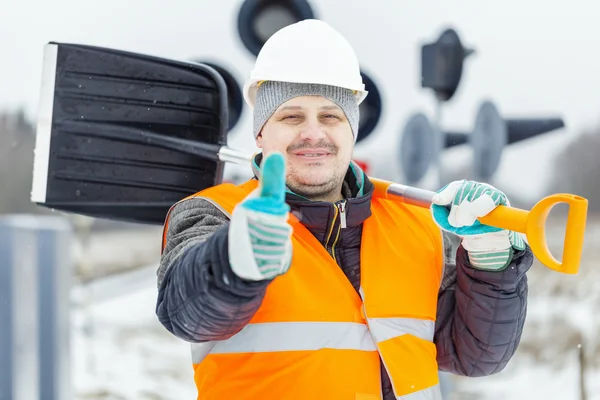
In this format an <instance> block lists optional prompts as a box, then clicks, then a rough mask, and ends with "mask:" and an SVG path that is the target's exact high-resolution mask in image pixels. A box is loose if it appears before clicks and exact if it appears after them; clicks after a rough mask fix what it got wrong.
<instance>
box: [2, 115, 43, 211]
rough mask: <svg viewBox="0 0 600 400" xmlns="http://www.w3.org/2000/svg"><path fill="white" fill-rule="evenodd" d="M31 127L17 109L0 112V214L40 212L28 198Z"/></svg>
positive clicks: (31, 158)
mask: <svg viewBox="0 0 600 400" xmlns="http://www.w3.org/2000/svg"><path fill="white" fill-rule="evenodd" d="M34 147H35V127H34V125H33V124H32V123H31V122H30V121H28V120H27V118H26V117H25V113H24V112H23V111H21V110H19V111H16V112H14V111H13V112H2V113H0V214H13V213H44V212H47V211H45V210H43V209H42V208H41V207H38V206H36V205H35V204H32V203H31V202H30V201H29V195H30V192H31V181H32V178H33V175H32V170H33V149H34Z"/></svg>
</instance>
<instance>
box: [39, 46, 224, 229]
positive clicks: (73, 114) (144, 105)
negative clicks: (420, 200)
mask: <svg viewBox="0 0 600 400" xmlns="http://www.w3.org/2000/svg"><path fill="white" fill-rule="evenodd" d="M227 120H228V116H227V88H226V85H225V82H224V80H223V78H222V77H221V76H220V75H219V74H218V73H217V72H216V71H215V70H214V69H212V68H210V67H209V66H207V65H204V64H200V63H193V62H180V61H174V60H167V59H163V58H159V57H153V56H148V55H142V54H136V53H131V52H125V51H119V50H114V49H107V48H100V47H93V46H86V45H77V44H61V43H53V42H51V43H49V44H47V45H46V48H45V52H44V76H43V80H42V90H41V98H40V110H39V115H38V126H37V133H36V136H37V137H36V149H35V162H34V178H33V185H32V193H31V201H33V202H34V203H37V204H39V205H41V206H44V207H47V208H52V209H56V210H61V211H65V212H69V213H76V214H82V215H87V216H92V217H97V218H106V219H113V220H121V221H130V222H140V223H152V224H162V223H163V222H164V218H165V216H166V213H167V211H168V209H169V207H171V206H172V205H173V204H174V203H176V202H177V201H179V200H181V199H182V198H184V197H186V196H189V195H191V194H194V193H196V192H198V191H200V190H202V189H204V188H207V187H211V186H214V185H216V184H218V183H220V182H221V180H222V177H223V168H224V163H223V162H221V161H217V160H218V157H216V156H215V157H213V158H207V157H201V156H198V155H193V154H190V153H189V152H182V151H180V150H177V149H168V148H165V147H164V146H158V145H156V140H154V141H152V140H141V138H142V139H143V137H144V135H145V134H146V133H147V134H148V136H153V137H154V138H156V137H159V138H160V137H164V138H168V139H169V140H171V141H172V139H175V140H176V141H179V140H180V141H181V143H186V142H188V143H189V142H193V143H203V144H208V145H213V146H215V147H218V146H219V145H225V144H226V132H227ZM157 135H158V136H157ZM180 147H181V146H180Z"/></svg>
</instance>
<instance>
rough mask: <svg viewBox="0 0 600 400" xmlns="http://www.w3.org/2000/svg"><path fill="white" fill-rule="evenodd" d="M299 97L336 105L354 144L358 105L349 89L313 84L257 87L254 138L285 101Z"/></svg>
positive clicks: (271, 84)
mask: <svg viewBox="0 0 600 400" xmlns="http://www.w3.org/2000/svg"><path fill="white" fill-rule="evenodd" d="M300 96H323V97H325V98H326V99H328V100H330V101H332V102H334V103H335V104H337V105H338V106H339V107H340V108H341V109H342V110H343V111H344V114H346V118H348V122H349V123H350V128H351V129H352V135H353V136H354V141H355V142H356V136H357V135H358V120H359V112H358V104H357V103H356V98H355V97H354V93H353V92H352V90H350V89H345V88H341V87H338V86H330V85H321V84H313V83H290V82H277V81H267V82H264V83H263V84H261V85H260V86H259V87H258V91H257V93H256V104H255V106H254V137H255V138H256V137H257V136H258V134H259V133H260V131H261V129H262V127H263V126H264V125H265V123H266V122H267V120H268V119H269V118H271V115H273V113H274V112H275V111H276V110H277V108H279V106H281V105H282V104H283V103H285V102H286V101H288V100H290V99H293V98H295V97H300Z"/></svg>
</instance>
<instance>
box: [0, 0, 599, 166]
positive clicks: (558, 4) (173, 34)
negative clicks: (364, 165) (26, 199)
mask: <svg viewBox="0 0 600 400" xmlns="http://www.w3.org/2000/svg"><path fill="white" fill-rule="evenodd" d="M2 3H3V4H2V5H3V7H2V12H1V13H0V38H1V39H0V43H1V45H2V46H1V49H2V57H1V59H0V61H1V62H0V108H6V107H10V108H16V107H21V106H24V107H26V109H27V111H28V114H30V115H31V116H35V113H36V111H37V102H38V97H37V96H38V91H39V85H40V77H41V67H42V51H43V45H44V44H45V43H47V42H48V41H59V42H77V43H85V44H94V45H99V46H106V47H114V48H119V49H124V50H131V51H136V52H141V53H148V54H155V55H160V56H164V57H172V58H180V59H190V58H205V59H210V60H213V61H217V62H219V63H220V64H222V65H224V66H226V67H228V68H231V69H232V72H233V73H234V75H235V76H236V78H237V79H238V80H239V81H240V83H242V82H243V80H244V78H245V77H246V76H247V74H248V73H249V70H250V69H251V67H252V61H253V57H252V56H251V55H250V53H249V52H248V51H247V50H246V49H245V48H243V46H242V44H241V42H240V40H239V38H238V36H237V30H236V18H237V11H238V9H239V6H240V4H241V0H219V1H214V0H194V1H191V0H172V1H170V2H168V3H167V2H166V1H164V0H102V1H96V0H89V1H78V0H51V1H41V0H40V1H27V0H21V1H8V0H2ZM167 4H169V5H168V6H167ZM312 5H313V8H314V9H315V12H316V13H317V17H318V18H320V19H323V20H326V21H327V22H329V23H330V24H331V25H332V26H334V27H335V28H336V29H338V30H339V31H340V32H342V34H344V35H345V36H346V37H347V38H348V40H349V41H350V42H351V44H352V45H353V46H354V47H355V49H356V52H357V53H358V56H359V58H360V60H361V64H362V67H363V69H364V70H365V71H366V72H368V73H369V74H370V75H371V76H372V77H373V78H374V79H375V80H376V82H377V83H378V84H379V86H380V89H381V91H382V95H383V99H384V102H385V103H384V105H385V106H386V109H385V112H384V116H383V119H382V121H381V123H380V124H379V126H378V129H377V131H376V134H377V136H376V137H377V138H383V139H382V140H385V141H390V140H396V139H397V137H398V135H399V131H400V130H401V128H402V125H403V124H404V122H405V120H406V118H407V117H408V116H409V114H410V113H412V112H414V111H425V112H426V113H427V114H428V115H430V116H431V117H433V112H434V103H433V101H432V96H431V94H430V93H429V92H428V91H426V90H424V89H422V88H420V86H419V68H420V64H419V57H420V47H419V46H420V44H422V43H423V42H425V41H433V40H435V39H436V38H437V36H438V35H439V33H440V32H441V31H442V30H443V29H444V28H445V27H448V26H451V27H454V28H455V29H456V30H457V31H458V33H459V35H460V36H461V38H462V40H463V42H464V43H465V45H466V46H468V47H474V48H475V49H476V51H477V54H476V55H475V56H473V57H472V58H470V59H469V60H468V62H467V65H466V70H465V71H464V80H463V82H462V83H461V86H460V88H459V91H458V93H457V95H456V96H455V99H453V100H452V102H451V103H450V104H448V105H447V106H446V107H445V109H444V113H443V121H444V126H445V127H446V128H448V129H450V128H454V129H470V127H471V126H472V124H473V120H474V114H475V112H476V110H477V108H478V106H479V104H480V103H481V101H483V100H484V99H492V100H493V101H494V102H495V103H496V104H497V106H498V108H499V109H500V111H501V112H502V113H503V114H505V115H508V116H514V115H519V116H527V115H557V114H558V115H560V116H562V117H564V119H565V122H566V124H567V126H568V129H567V130H561V131H559V132H557V133H556V134H555V135H551V136H548V137H547V138H544V139H540V140H538V141H533V142H531V143H529V144H526V145H523V146H521V149H524V150H521V151H523V155H524V154H531V153H530V151H531V149H532V148H538V149H539V148H541V146H542V145H541V144H540V143H542V144H544V146H546V147H544V149H548V150H543V151H542V153H544V152H551V151H553V149H556V148H558V147H560V146H562V143H563V141H564V139H561V137H565V136H566V135H570V134H574V133H576V132H579V131H581V130H582V129H584V128H585V127H587V126H591V125H594V124H597V123H600V118H598V111H599V110H600V73H599V72H598V71H600V51H599V50H598V49H599V48H600V23H599V22H600V18H599V17H600V5H598V4H597V3H595V2H592V1H585V0H578V1H570V2H567V1H564V0H551V1H548V0H546V1H544V0H527V1H522V0H504V1H494V2H492V1H481V0H455V1H442V0H439V1H411V2H406V1H396V0H369V1H365V0H319V1H314V0H313V1H312ZM249 114H250V113H249V112H248V110H247V109H246V110H245V112H244V114H243V118H242V120H241V123H240V124H239V125H238V127H237V128H236V130H235V131H234V132H233V133H234V134H235V136H233V137H232V139H231V140H232V143H233V144H235V145H239V146H246V145H247V144H248V145H250V144H251V143H252V140H251V135H249V130H250V115H249ZM238 131H241V132H243V133H240V134H239V135H238ZM394 143H395V142H394ZM548 143H553V144H548ZM538 144H539V145H538ZM365 146H367V147H369V148H372V147H377V148H381V147H382V146H381V142H380V141H379V140H372V141H370V142H369V143H367V144H366V145H365ZM394 146H395V145H394ZM394 146H391V147H394ZM388 147H390V146H388ZM390 151H391V150H390ZM519 151H520V150H519V148H515V150H514V151H513V150H511V151H509V152H507V154H509V153H510V152H513V153H515V154H519V153H518V152H519ZM507 157H510V156H507ZM519 157H521V156H519ZM540 157H542V155H540ZM507 160H508V161H507ZM509 162H510V158H506V159H503V168H504V167H506V166H505V165H504V164H506V163H509ZM528 162H529V163H530V164H539V163H540V162H542V160H541V158H540V159H536V158H535V157H531V156H530V157H529V160H528ZM529 170H532V171H533V172H532V174H533V175H532V177H533V176H535V175H536V174H537V173H536V172H535V167H534V166H532V165H531V168H529ZM511 171H512V170H511Z"/></svg>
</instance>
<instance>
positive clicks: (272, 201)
mask: <svg viewBox="0 0 600 400" xmlns="http://www.w3.org/2000/svg"><path fill="white" fill-rule="evenodd" d="M289 211H290V207H289V206H288V205H287V204H286V203H285V159H284V157H283V155H282V154H281V153H272V154H270V155H268V156H267V157H265V159H264V161H263V164H262V168H261V177H260V180H259V187H258V189H257V190H256V191H254V192H252V193H251V194H250V195H249V196H248V197H247V198H246V199H245V200H244V201H243V202H241V203H240V204H238V206H237V207H236V208H235V209H234V211H233V214H232V216H231V222H230V225H229V262H230V264H231V268H232V270H233V272H234V273H235V274H236V275H237V276H239V277H240V278H243V279H248V280H254V281H259V280H264V279H273V278H275V277H276V276H278V275H281V274H283V273H285V272H286V271H287V270H288V269H289V267H290V263H291V259H292V241H291V235H292V227H291V226H290V225H289V224H288V222H287V220H288V216H289Z"/></svg>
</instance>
